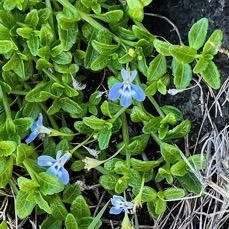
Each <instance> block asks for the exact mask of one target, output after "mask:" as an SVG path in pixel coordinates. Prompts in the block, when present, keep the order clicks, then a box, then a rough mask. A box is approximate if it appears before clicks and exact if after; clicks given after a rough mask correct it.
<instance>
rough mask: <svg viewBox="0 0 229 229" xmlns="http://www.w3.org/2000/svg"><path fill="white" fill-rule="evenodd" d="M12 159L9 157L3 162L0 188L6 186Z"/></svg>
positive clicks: (11, 168) (10, 172)
mask: <svg viewBox="0 0 229 229" xmlns="http://www.w3.org/2000/svg"><path fill="white" fill-rule="evenodd" d="M13 162H14V158H13V156H11V157H10V158H9V159H8V160H7V161H4V163H3V164H2V165H3V168H1V170H0V188H5V186H6V185H7V184H8V182H9V180H10V178H11V176H12V171H13Z"/></svg>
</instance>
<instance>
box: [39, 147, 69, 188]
mask: <svg viewBox="0 0 229 229" xmlns="http://www.w3.org/2000/svg"><path fill="white" fill-rule="evenodd" d="M61 154H62V150H58V151H57V154H56V159H54V158H52V157H50V156H46V155H42V156H39V157H38V165H40V166H50V168H49V169H48V170H47V171H46V172H47V173H50V174H52V175H54V176H57V177H59V179H60V180H61V181H62V183H63V184H67V183H68V182H69V174H68V171H67V170H66V169H65V168H64V164H65V163H66V162H67V160H68V159H69V158H70V157H71V154H70V153H69V152H67V153H65V154H64V155H63V156H62V157H60V156H61Z"/></svg>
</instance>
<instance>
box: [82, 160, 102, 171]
mask: <svg viewBox="0 0 229 229" xmlns="http://www.w3.org/2000/svg"><path fill="white" fill-rule="evenodd" d="M82 161H83V162H84V163H85V165H84V169H87V170H88V171H89V170H90V169H93V168H95V167H97V166H99V165H101V164H103V163H104V162H105V161H99V160H97V159H94V158H90V157H85V158H84V159H83V160H82Z"/></svg>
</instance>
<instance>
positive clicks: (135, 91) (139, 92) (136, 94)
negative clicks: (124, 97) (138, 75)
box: [131, 84, 146, 101]
mask: <svg viewBox="0 0 229 229" xmlns="http://www.w3.org/2000/svg"><path fill="white" fill-rule="evenodd" d="M131 89H132V91H131V93H132V96H133V98H134V99H136V100H137V101H143V100H145V98H146V95H145V92H144V91H143V89H142V88H141V87H140V86H138V85H134V84H131Z"/></svg>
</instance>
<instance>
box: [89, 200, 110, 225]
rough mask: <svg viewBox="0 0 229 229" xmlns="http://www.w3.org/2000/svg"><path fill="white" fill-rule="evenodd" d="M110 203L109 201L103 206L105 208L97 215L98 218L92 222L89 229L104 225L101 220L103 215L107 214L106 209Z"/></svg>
mask: <svg viewBox="0 0 229 229" xmlns="http://www.w3.org/2000/svg"><path fill="white" fill-rule="evenodd" d="M109 202H110V201H108V202H107V203H106V204H105V205H104V206H103V208H102V209H101V210H100V211H99V213H98V214H97V215H96V217H95V218H94V219H93V221H92V222H91V224H90V225H89V226H88V228H87V229H94V228H96V227H98V226H99V224H101V223H102V222H101V220H100V219H101V217H102V215H103V213H104V212H105V210H106V208H107V206H108V204H109Z"/></svg>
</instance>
